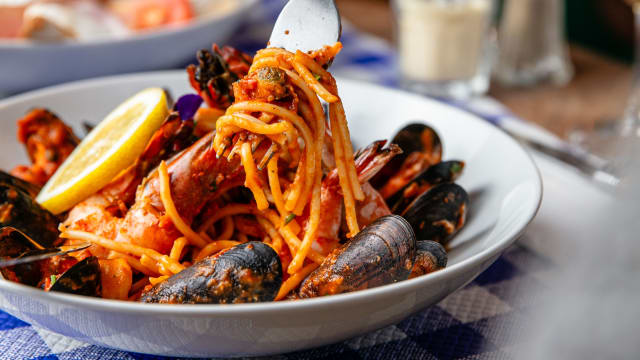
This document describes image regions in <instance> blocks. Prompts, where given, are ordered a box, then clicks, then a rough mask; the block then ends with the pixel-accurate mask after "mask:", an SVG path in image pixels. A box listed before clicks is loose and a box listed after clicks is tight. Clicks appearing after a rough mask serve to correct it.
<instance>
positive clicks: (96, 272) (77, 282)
mask: <svg viewBox="0 0 640 360" xmlns="http://www.w3.org/2000/svg"><path fill="white" fill-rule="evenodd" d="M52 282H53V284H52V285H51V286H50V287H49V291H59V292H64V293H69V294H76V295H85V296H95V297H100V295H101V291H102V286H101V282H100V262H99V261H98V258H97V257H95V256H90V257H88V258H86V259H84V260H82V261H80V262H78V263H77V264H75V265H73V266H72V267H71V268H69V269H68V270H67V271H65V272H64V273H62V275H60V276H57V277H56V279H55V280H52Z"/></svg>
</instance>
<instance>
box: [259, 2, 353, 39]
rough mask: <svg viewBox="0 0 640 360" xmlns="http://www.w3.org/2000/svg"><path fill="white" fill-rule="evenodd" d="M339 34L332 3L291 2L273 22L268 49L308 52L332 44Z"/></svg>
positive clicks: (336, 12) (338, 18)
mask: <svg viewBox="0 0 640 360" xmlns="http://www.w3.org/2000/svg"><path fill="white" fill-rule="evenodd" d="M341 33H342V24H341V22H340V14H339V13H338V9H337V8H336V4H335V2H334V1H333V0H290V1H289V2H288V3H287V5H286V6H285V7H284V8H283V9H282V11H281V12H280V15H279V16H278V19H277V20H276V24H275V25H274V27H273V30H272V31H271V38H269V46H270V47H279V48H283V49H286V50H288V51H291V52H295V51H296V50H300V51H304V52H307V51H311V50H318V49H321V48H322V47H324V46H325V45H332V44H334V43H335V42H336V41H338V40H340V35H341Z"/></svg>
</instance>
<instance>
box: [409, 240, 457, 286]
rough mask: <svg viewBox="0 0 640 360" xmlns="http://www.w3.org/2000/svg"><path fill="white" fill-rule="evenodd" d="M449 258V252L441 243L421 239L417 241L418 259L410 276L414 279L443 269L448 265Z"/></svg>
mask: <svg viewBox="0 0 640 360" xmlns="http://www.w3.org/2000/svg"><path fill="white" fill-rule="evenodd" d="M447 260H448V256H447V252H446V251H445V249H444V246H442V245H441V244H440V243H437V242H435V241H431V240H420V241H418V242H417V243H416V260H415V262H414V264H413V270H411V275H410V276H409V278H410V279H413V278H414V277H418V276H422V275H426V274H429V273H432V272H434V271H437V270H440V269H443V268H445V267H446V266H447Z"/></svg>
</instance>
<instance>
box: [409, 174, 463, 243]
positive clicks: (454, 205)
mask: <svg viewBox="0 0 640 360" xmlns="http://www.w3.org/2000/svg"><path fill="white" fill-rule="evenodd" d="M468 206H469V195H468V194H467V192H466V191H465V190H464V189H463V188H462V187H460V186H459V185H457V184H441V185H438V186H435V187H433V188H431V189H430V190H429V191H427V192H425V193H424V194H422V195H420V196H419V197H417V198H416V199H415V200H414V201H413V202H412V203H411V204H410V205H409V207H408V208H407V209H406V210H405V211H404V212H403V213H402V214H401V215H402V216H403V217H404V218H405V219H407V221H408V222H409V223H410V224H411V226H412V227H413V230H414V231H415V232H416V236H417V237H418V238H420V239H429V240H433V241H437V242H439V243H441V244H443V245H446V244H447V243H448V242H449V240H451V238H452V237H453V236H454V235H455V234H456V233H457V232H458V231H459V230H460V229H461V228H462V226H464V223H465V220H466V216H467V207H468Z"/></svg>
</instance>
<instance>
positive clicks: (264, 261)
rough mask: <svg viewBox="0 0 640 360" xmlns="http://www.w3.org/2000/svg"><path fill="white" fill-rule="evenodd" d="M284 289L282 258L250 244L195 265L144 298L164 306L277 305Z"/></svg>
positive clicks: (234, 248)
mask: <svg viewBox="0 0 640 360" xmlns="http://www.w3.org/2000/svg"><path fill="white" fill-rule="evenodd" d="M281 285H282V265H281V264H280V257H279V256H278V254H276V252H275V251H274V250H273V249H272V248H271V247H270V246H269V245H267V244H264V243H261V242H256V241H252V242H248V243H245V244H240V245H237V246H234V247H232V248H231V249H229V250H226V251H223V252H221V253H218V254H216V255H214V256H210V257H208V258H205V259H204V260H202V261H199V262H197V263H195V264H194V265H193V266H191V267H189V268H187V269H185V270H183V271H181V272H180V273H178V274H176V275H174V276H172V277H170V278H169V279H167V280H166V281H164V282H162V283H159V284H157V285H156V286H154V287H153V288H151V290H149V291H148V292H146V293H144V294H142V298H141V299H140V301H142V302H146V303H161V304H232V303H249V302H263V301H273V300H274V299H275V297H276V295H277V294H278V290H280V286H281Z"/></svg>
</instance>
